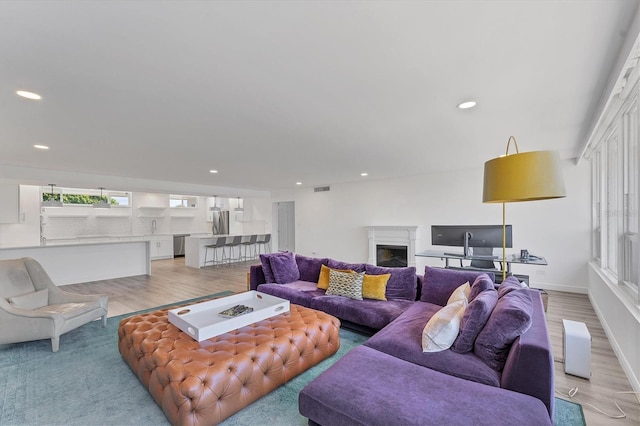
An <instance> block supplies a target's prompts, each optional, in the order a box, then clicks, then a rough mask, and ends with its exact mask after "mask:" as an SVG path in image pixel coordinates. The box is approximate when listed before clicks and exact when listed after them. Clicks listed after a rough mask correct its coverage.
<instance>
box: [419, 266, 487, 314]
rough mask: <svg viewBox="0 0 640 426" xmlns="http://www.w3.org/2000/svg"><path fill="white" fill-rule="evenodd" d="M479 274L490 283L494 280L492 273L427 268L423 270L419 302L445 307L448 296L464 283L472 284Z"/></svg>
mask: <svg viewBox="0 0 640 426" xmlns="http://www.w3.org/2000/svg"><path fill="white" fill-rule="evenodd" d="M481 274H486V275H487V276H488V277H489V279H490V280H491V281H493V280H494V279H495V275H494V273H493V272H475V271H458V270H455V269H443V268H432V267H430V266H427V267H425V268H424V281H423V283H422V292H421V296H420V301H421V302H429V303H435V304H436V305H440V306H446V304H447V300H449V296H451V293H453V291H454V290H455V289H456V288H458V287H459V286H461V285H462V284H464V283H466V282H469V284H472V283H473V282H475V280H476V278H478V276H479V275H481Z"/></svg>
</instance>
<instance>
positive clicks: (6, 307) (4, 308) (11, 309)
mask: <svg viewBox="0 0 640 426" xmlns="http://www.w3.org/2000/svg"><path fill="white" fill-rule="evenodd" d="M0 318H2V320H3V321H4V320H5V319H10V320H15V319H19V318H40V319H42V318H49V319H51V320H53V321H54V322H57V321H61V320H62V315H60V314H57V313H52V312H37V311H34V310H31V309H22V308H18V307H16V306H14V305H12V304H11V303H9V302H7V301H6V300H4V299H0Z"/></svg>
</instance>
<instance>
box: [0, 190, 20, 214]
mask: <svg viewBox="0 0 640 426" xmlns="http://www.w3.org/2000/svg"><path fill="white" fill-rule="evenodd" d="M18 222H20V186H19V185H18V184H17V183H0V223H18Z"/></svg>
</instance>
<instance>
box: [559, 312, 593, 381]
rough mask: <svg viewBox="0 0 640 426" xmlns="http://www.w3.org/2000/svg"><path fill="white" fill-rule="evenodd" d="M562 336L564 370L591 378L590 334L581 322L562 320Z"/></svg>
mask: <svg viewBox="0 0 640 426" xmlns="http://www.w3.org/2000/svg"><path fill="white" fill-rule="evenodd" d="M562 326H563V333H562V334H563V337H564V339H563V340H564V372H565V373H567V374H571V375H574V376H579V377H584V378H585V379H590V378H591V335H590V334H589V330H588V329H587V325H586V324H585V323H583V322H578V321H571V320H566V319H563V320H562Z"/></svg>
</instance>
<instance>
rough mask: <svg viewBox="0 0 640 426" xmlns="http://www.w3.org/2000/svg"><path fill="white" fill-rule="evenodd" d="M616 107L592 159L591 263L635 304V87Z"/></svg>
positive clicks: (639, 202)
mask: <svg viewBox="0 0 640 426" xmlns="http://www.w3.org/2000/svg"><path fill="white" fill-rule="evenodd" d="M618 107H619V111H618V113H616V114H612V115H611V120H610V121H609V123H608V127H607V130H606V132H605V133H604V134H603V136H602V138H601V139H600V141H599V143H598V144H597V145H596V147H595V149H594V151H593V154H592V156H591V181H592V192H591V193H592V222H593V227H592V228H593V233H592V247H593V259H594V261H596V262H598V263H599V265H600V267H601V268H602V269H603V270H604V271H606V273H607V274H608V275H609V276H610V277H612V278H613V279H614V280H615V281H616V282H617V283H618V284H620V285H621V286H624V287H625V288H627V289H629V290H630V291H631V294H633V295H634V297H635V299H636V301H637V302H640V296H639V292H638V287H639V284H638V283H639V282H640V279H639V275H640V241H639V235H638V233H639V229H640V217H639V215H638V210H639V208H640V196H639V195H638V193H639V188H640V150H639V149H638V134H639V133H640V131H639V126H640V119H639V114H638V87H637V85H636V87H635V89H634V91H632V93H631V94H630V95H629V96H628V97H627V98H626V99H622V100H621V102H619V103H618Z"/></svg>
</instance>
